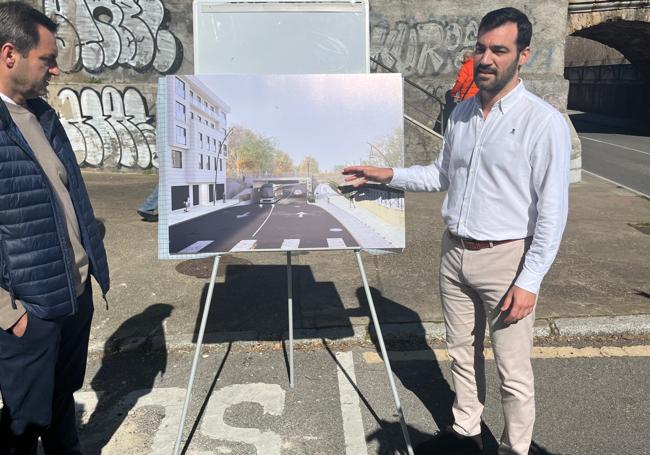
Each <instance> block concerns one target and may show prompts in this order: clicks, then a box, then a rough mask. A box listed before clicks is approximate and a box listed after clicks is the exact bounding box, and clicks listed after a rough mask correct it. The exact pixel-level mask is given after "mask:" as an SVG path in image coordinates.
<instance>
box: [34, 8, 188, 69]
mask: <svg viewBox="0 0 650 455" xmlns="http://www.w3.org/2000/svg"><path fill="white" fill-rule="evenodd" d="M43 11H44V12H45V14H48V15H52V16H53V17H54V18H55V21H56V22H57V23H58V24H59V30H58V32H57V45H58V47H59V67H60V68H61V70H62V71H63V72H66V73H74V72H78V71H81V70H82V69H85V70H86V71H88V72H91V73H98V72H101V71H103V70H104V69H105V68H116V67H118V66H122V67H128V68H133V69H135V70H137V71H148V70H152V69H153V70H155V71H158V72H159V73H165V74H167V73H173V72H174V71H175V70H177V69H178V67H179V66H180V64H181V60H182V56H183V47H182V45H181V43H180V41H179V40H178V39H177V38H176V37H175V36H174V35H173V34H172V33H171V32H170V31H169V30H168V25H167V22H168V20H167V16H166V10H165V7H164V5H163V4H162V2H161V1H160V0H120V1H119V2H114V1H112V0H43Z"/></svg>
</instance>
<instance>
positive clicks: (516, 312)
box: [501, 286, 537, 324]
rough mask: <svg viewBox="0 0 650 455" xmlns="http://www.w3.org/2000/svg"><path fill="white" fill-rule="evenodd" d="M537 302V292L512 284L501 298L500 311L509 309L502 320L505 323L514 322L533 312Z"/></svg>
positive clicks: (503, 311) (504, 311)
mask: <svg viewBox="0 0 650 455" xmlns="http://www.w3.org/2000/svg"><path fill="white" fill-rule="evenodd" d="M536 303H537V294H534V293H532V292H529V291H527V290H525V289H522V288H519V287H517V286H512V287H511V288H510V290H509V291H508V293H507V294H506V297H505V298H504V299H503V305H502V306H501V313H506V312H508V311H509V313H508V315H507V316H506V318H505V319H504V320H503V321H504V322H505V323H506V324H514V323H515V322H517V321H520V320H521V319H523V318H525V317H526V316H528V315H529V314H530V313H532V312H533V309H534V308H535V304H536Z"/></svg>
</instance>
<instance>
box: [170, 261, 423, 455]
mask: <svg viewBox="0 0 650 455" xmlns="http://www.w3.org/2000/svg"><path fill="white" fill-rule="evenodd" d="M354 254H355V256H356V259H357V265H358V266H359V273H360V274H361V280H362V281H363V288H364V289H365V291H366V298H367V299H368V307H369V308H370V315H371V317H372V323H373V326H374V328H375V332H376V334H377V340H378V341H379V349H380V351H381V355H382V358H383V359H384V366H385V367H386V374H387V375H388V383H389V384H390V388H391V391H392V393H393V400H394V401H395V407H396V409H397V414H398V416H399V422H400V426H401V427H402V435H403V436H404V442H405V443H406V450H407V453H408V455H413V448H412V446H411V438H410V437H409V433H408V428H407V426H406V420H405V419H404V412H403V410H402V404H401V402H400V399H399V395H398V394H397V388H396V387H395V379H394V377H393V370H392V369H391V366H390V361H389V360H388V353H387V352H386V345H385V344H384V337H383V335H382V333H381V327H380V326H379V319H378V318H377V312H376V311H375V303H374V301H373V299H372V294H371V293H370V286H369V285H368V278H367V277H366V271H365V269H364V267H363V262H362V260H361V251H360V250H354ZM220 259H221V255H217V256H215V257H214V263H213V265H212V274H211V275H210V286H209V287H208V295H207V296H206V299H205V305H203V315H202V317H201V327H200V328H199V336H198V338H197V340H196V349H195V351H194V359H193V360H192V369H191V370H190V379H189V381H188V383H187V392H186V393H185V402H184V403H183V412H182V414H181V421H180V424H179V427H178V434H177V436H176V442H175V443H174V452H173V454H174V455H178V454H179V453H180V450H181V441H182V439H183V428H184V427H185V419H186V418H187V410H188V408H189V405H190V401H191V398H192V387H193V386H194V377H195V375H196V368H197V366H198V364H199V357H200V355H201V347H202V345H203V336H204V335H205V326H206V324H207V322H208V314H209V313H210V304H211V303H212V293H213V291H214V283H215V282H216V279H217V269H218V268H219V260H220ZM287 296H288V298H287V306H288V313H289V355H288V357H289V386H290V387H291V388H294V386H295V381H294V375H293V370H294V368H293V282H292V273H291V251H287ZM258 455H262V454H258Z"/></svg>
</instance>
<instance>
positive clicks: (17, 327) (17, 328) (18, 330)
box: [11, 313, 28, 338]
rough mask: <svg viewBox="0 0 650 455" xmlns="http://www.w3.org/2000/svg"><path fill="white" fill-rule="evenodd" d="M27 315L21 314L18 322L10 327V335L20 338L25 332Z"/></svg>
mask: <svg viewBox="0 0 650 455" xmlns="http://www.w3.org/2000/svg"><path fill="white" fill-rule="evenodd" d="M27 319H28V318H27V313H25V314H23V315H22V316H21V317H20V319H18V321H16V323H15V324H14V325H13V326H12V327H11V333H13V334H14V335H16V336H17V337H18V338H21V337H22V336H23V335H24V334H25V330H27Z"/></svg>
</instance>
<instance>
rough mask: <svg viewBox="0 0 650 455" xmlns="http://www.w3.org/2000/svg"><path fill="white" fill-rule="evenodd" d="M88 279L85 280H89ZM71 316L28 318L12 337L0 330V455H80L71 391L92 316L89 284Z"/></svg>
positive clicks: (78, 381) (79, 375) (82, 367)
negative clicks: (20, 332) (41, 454)
mask: <svg viewBox="0 0 650 455" xmlns="http://www.w3.org/2000/svg"><path fill="white" fill-rule="evenodd" d="M89 281H90V280H89ZM77 300H78V311H77V314H75V315H74V316H69V317H67V318H64V319H61V320H57V321H46V320H43V319H39V318H37V317H35V316H32V315H29V317H28V318H29V319H28V324H27V329H26V331H25V334H24V335H23V336H22V337H21V338H18V337H16V336H15V335H13V334H11V333H9V332H5V331H3V330H0V392H2V400H3V401H4V407H3V408H2V415H1V416H0V455H8V454H11V455H14V454H15V455H31V454H36V448H37V444H38V438H39V437H40V438H41V442H42V444H43V448H44V449H45V453H47V454H57V455H58V454H61V455H67V454H81V448H80V446H79V438H78V436H77V428H76V418H75V406H74V399H73V397H72V394H73V392H75V391H76V390H79V389H80V388H81V386H82V385H83V380H84V375H85V373H86V358H87V355H88V337H89V334H90V322H91V321H92V317H93V301H92V288H91V286H90V282H88V283H87V284H86V290H85V291H84V293H83V294H82V295H81V296H80V297H78V299H77Z"/></svg>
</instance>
